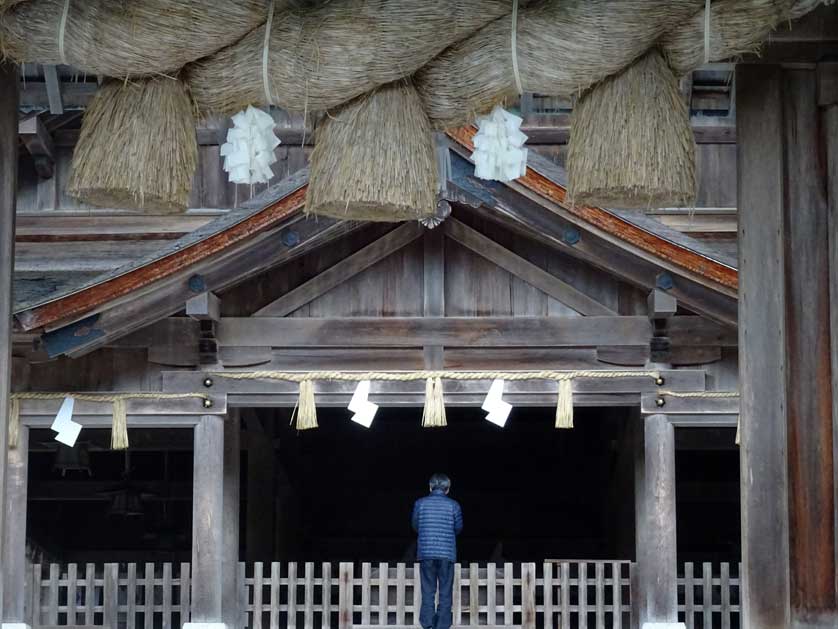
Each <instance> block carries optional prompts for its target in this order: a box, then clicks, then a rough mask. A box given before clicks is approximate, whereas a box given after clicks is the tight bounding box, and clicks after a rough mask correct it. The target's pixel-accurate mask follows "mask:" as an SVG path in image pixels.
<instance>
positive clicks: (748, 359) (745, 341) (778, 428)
mask: <svg viewBox="0 0 838 629" xmlns="http://www.w3.org/2000/svg"><path fill="white" fill-rule="evenodd" d="M782 79H783V75H782V69H781V68H780V67H779V66H771V65H767V66H751V65H739V66H737V68H736V101H737V107H738V116H737V137H738V140H739V152H738V162H737V165H738V207H739V274H740V287H739V337H740V343H739V346H740V347H739V389H740V392H741V398H740V405H741V421H742V427H741V441H742V447H741V450H740V466H741V474H740V478H741V491H742V568H743V571H744V575H743V576H744V578H743V583H742V585H741V591H742V594H741V596H742V607H743V613H744V615H745V618H747V619H748V622H749V624H750V626H752V627H760V629H787V628H788V627H790V626H791V609H790V583H789V538H788V534H789V518H788V505H789V503H788V472H787V467H786V466H787V461H786V418H785V408H786V404H787V399H786V368H785V365H786V351H785V350H786V327H785V307H786V286H785V281H784V279H783V278H784V277H785V250H784V242H783V241H784V238H785V233H786V227H785V221H784V218H783V199H784V197H785V194H786V191H785V186H784V182H785V181H786V178H785V172H784V156H783V146H784V138H783V106H782Z"/></svg>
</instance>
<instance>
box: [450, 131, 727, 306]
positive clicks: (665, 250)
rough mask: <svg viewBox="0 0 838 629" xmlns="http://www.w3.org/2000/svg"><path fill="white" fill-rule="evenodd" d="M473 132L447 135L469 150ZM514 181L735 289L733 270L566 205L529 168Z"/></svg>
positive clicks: (601, 214)
mask: <svg viewBox="0 0 838 629" xmlns="http://www.w3.org/2000/svg"><path fill="white" fill-rule="evenodd" d="M475 132H476V130H475V128H474V127H463V128H460V129H455V130H451V131H449V132H448V136H449V137H450V138H451V139H452V140H454V141H455V142H457V143H458V144H460V145H461V146H463V147H465V148H466V149H468V150H469V151H471V150H474V145H473V144H472V138H473V137H474V134H475ZM516 182H517V184H519V185H521V186H523V187H524V188H526V189H528V190H530V191H532V192H535V193H537V194H539V195H541V196H542V197H544V198H546V199H549V200H550V201H553V202H554V203H556V204H557V205H559V206H560V207H562V209H563V210H565V211H566V212H568V213H569V214H571V215H572V216H575V217H577V218H579V219H582V220H583V221H585V222H586V223H588V224H590V225H592V226H594V227H597V228H599V229H601V230H603V231H605V232H607V233H609V234H612V235H614V236H617V237H618V238H620V239H621V240H624V241H625V242H627V243H630V244H632V245H633V246H636V247H638V248H639V249H641V250H643V251H646V252H648V253H651V254H653V255H655V256H656V257H659V258H661V259H663V260H666V261H668V262H671V263H673V264H675V265H677V266H679V267H682V268H684V269H688V270H690V271H692V272H694V273H697V274H698V275H701V276H702V277H705V278H707V279H709V280H711V281H713V282H717V283H718V284H721V285H722V286H725V287H728V288H733V289H735V288H736V286H737V284H738V279H737V274H736V270H735V269H731V268H729V267H727V266H725V265H723V264H719V263H718V262H715V261H713V260H710V259H709V258H706V257H704V256H701V255H699V254H697V253H695V252H693V251H690V250H688V249H686V248H684V247H680V246H678V245H677V244H675V243H672V242H669V241H666V240H663V239H661V238H659V237H657V236H654V235H653V234H650V233H648V232H645V231H643V230H641V229H639V228H637V227H636V226H634V225H632V224H631V223H629V222H627V221H624V220H622V219H620V218H619V217H617V216H615V215H614V214H612V213H611V212H608V211H606V210H603V209H600V208H592V207H584V206H575V205H572V204H571V203H569V202H568V199H567V190H566V189H565V188H564V187H563V186H560V185H558V184H556V183H555V182H553V181H551V180H550V179H549V178H547V177H545V176H544V175H542V174H540V173H538V172H536V171H535V170H533V169H532V168H529V169H527V174H526V175H525V176H524V177H522V178H520V179H518V180H516Z"/></svg>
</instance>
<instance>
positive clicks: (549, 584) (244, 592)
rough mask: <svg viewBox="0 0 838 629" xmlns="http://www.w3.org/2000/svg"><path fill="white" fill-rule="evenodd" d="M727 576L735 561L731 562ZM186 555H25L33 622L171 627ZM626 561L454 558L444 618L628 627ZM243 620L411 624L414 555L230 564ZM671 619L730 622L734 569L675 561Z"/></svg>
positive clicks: (266, 625)
mask: <svg viewBox="0 0 838 629" xmlns="http://www.w3.org/2000/svg"><path fill="white" fill-rule="evenodd" d="M736 574H737V575H738V571H737V573H736ZM189 575H190V565H189V564H188V563H183V564H171V563H164V564H156V565H155V564H152V563H147V564H139V565H138V564H113V563H111V564H104V565H101V564H100V565H94V564H86V565H84V566H79V565H77V564H67V565H59V564H50V565H48V566H42V565H39V564H36V565H34V566H32V572H31V582H30V588H29V589H30V594H31V596H30V597H29V605H28V607H29V614H28V616H29V618H30V624H31V625H32V626H33V627H56V626H70V627H73V626H75V627H95V626H101V627H108V628H109V629H177V628H179V627H180V626H181V625H182V624H183V623H184V622H186V621H187V620H188V618H189V604H190V598H189V596H190V578H189ZM634 577H635V570H634V565H633V564H631V563H630V562H627V561H581V562H580V561H555V562H554V561H549V562H545V563H541V564H535V563H515V564H512V563H503V564H493V563H489V564H476V563H471V564H457V565H456V566H455V573H454V600H453V603H454V604H453V613H454V626H455V627H467V626H493V627H515V628H518V627H520V628H521V629H535V628H543V629H629V628H631V627H633V626H634V625H633V624H632V621H633V619H634V618H635V617H636V614H634V613H633V611H632V597H631V592H632V581H633V579H634ZM238 583H239V586H238V587H239V601H240V609H241V621H240V625H241V626H242V627H248V628H250V629H280V628H285V627H287V628H289V629H352V628H354V629H366V628H374V627H383V626H395V627H418V626H419V622H418V616H419V604H420V587H419V566H418V564H404V563H397V564H389V563H376V564H371V563H361V564H353V563H340V564H332V563H322V564H315V563H310V562H309V563H294V562H287V563H270V564H263V563H255V564H249V565H246V564H244V563H241V564H239V571H238ZM679 609H680V612H681V614H680V615H681V619H682V620H684V621H685V622H686V623H687V626H688V627H689V628H690V629H708V628H711V627H713V628H715V627H722V628H723V629H732V628H736V627H738V626H739V579H738V576H732V575H731V572H730V566H729V564H714V565H711V564H702V565H701V573H700V574H697V573H696V570H695V566H694V565H693V564H690V563H688V564H685V565H684V573H683V576H682V577H681V578H679Z"/></svg>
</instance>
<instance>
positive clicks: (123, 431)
mask: <svg viewBox="0 0 838 629" xmlns="http://www.w3.org/2000/svg"><path fill="white" fill-rule="evenodd" d="M127 449H128V410H127V405H126V403H125V400H124V399H121V398H118V399H115V400H114V401H113V424H112V426H111V450H127Z"/></svg>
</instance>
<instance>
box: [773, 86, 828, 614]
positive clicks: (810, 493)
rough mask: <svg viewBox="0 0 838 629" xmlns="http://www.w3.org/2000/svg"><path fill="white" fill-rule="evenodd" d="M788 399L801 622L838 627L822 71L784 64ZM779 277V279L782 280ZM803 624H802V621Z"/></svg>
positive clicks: (794, 578) (795, 587)
mask: <svg viewBox="0 0 838 629" xmlns="http://www.w3.org/2000/svg"><path fill="white" fill-rule="evenodd" d="M783 97H784V98H783V100H784V103H783V104H784V126H785V143H784V146H785V148H786V152H785V171H786V186H787V187H786V194H785V199H786V205H785V216H784V220H785V230H784V232H785V233H784V236H785V237H784V243H785V259H786V267H785V272H786V347H787V361H788V362H787V365H786V373H787V380H786V386H787V391H786V403H787V415H786V418H787V426H788V432H787V434H788V483H789V484H788V499H789V558H790V574H791V608H792V610H791V611H792V623H794V624H797V625H798V626H805V627H835V626H836V625H838V592H836V589H835V575H836V573H838V566H836V538H835V535H836V526H835V477H834V474H835V472H834V470H835V461H834V460H833V450H832V448H831V447H824V444H832V443H833V438H834V435H833V417H832V409H833V402H834V400H833V396H834V395H838V392H833V390H832V362H831V356H830V304H829V292H830V286H829V232H828V230H826V229H824V226H826V225H828V223H829V210H828V206H827V201H826V182H825V181H824V180H823V179H822V178H821V176H820V174H821V173H822V172H823V171H822V170H821V164H822V162H821V149H822V144H821V134H820V128H819V127H820V120H819V110H818V102H817V73H816V72H815V70H814V69H785V70H784V86H783ZM775 279H776V278H775ZM793 626H794V625H793Z"/></svg>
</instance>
